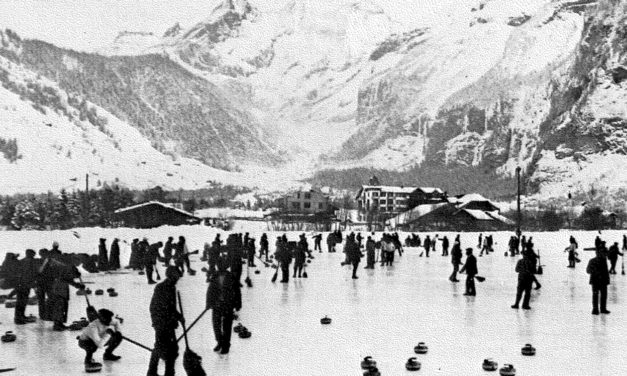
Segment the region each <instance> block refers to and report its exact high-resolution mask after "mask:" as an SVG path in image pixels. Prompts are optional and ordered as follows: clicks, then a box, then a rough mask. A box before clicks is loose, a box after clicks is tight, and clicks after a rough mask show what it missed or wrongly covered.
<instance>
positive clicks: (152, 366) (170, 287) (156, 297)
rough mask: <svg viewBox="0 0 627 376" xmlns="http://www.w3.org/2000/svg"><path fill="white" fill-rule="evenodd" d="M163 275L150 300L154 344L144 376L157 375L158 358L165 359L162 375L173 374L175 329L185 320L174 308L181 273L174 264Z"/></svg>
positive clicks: (175, 344) (171, 375) (176, 346)
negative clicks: (163, 277) (163, 278)
mask: <svg viewBox="0 0 627 376" xmlns="http://www.w3.org/2000/svg"><path fill="white" fill-rule="evenodd" d="M165 277H166V278H165V280H164V281H163V282H161V283H159V284H157V286H155V290H154V292H153V294H152V300H151V301H150V319H151V321H152V327H153V328H154V330H155V345H154V349H153V351H152V355H151V356H150V362H149V363H148V373H147V374H146V376H158V375H157V368H158V366H159V359H163V360H164V361H165V373H164V376H174V364H175V363H176V358H177V357H178V355H179V354H178V351H179V347H178V345H177V342H176V333H175V330H176V328H177V327H178V325H179V324H178V323H179V322H181V323H183V322H185V320H184V318H183V315H182V314H181V313H180V312H179V311H178V310H177V309H176V283H177V282H178V280H179V279H180V278H181V273H180V271H179V269H178V268H177V267H176V266H168V268H167V269H166V271H165Z"/></svg>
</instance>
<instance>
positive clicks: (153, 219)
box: [113, 201, 201, 228]
mask: <svg viewBox="0 0 627 376" xmlns="http://www.w3.org/2000/svg"><path fill="white" fill-rule="evenodd" d="M113 215H114V217H115V219H116V221H120V222H122V223H123V224H124V226H127V227H134V228H152V227H159V226H163V225H170V226H179V225H195V224H199V223H200V222H201V219H200V218H198V217H196V216H194V215H193V214H191V213H188V212H186V211H185V210H182V209H177V208H174V207H172V206H170V205H168V204H164V203H162V202H159V201H149V202H145V203H143V204H138V205H133V206H129V207H127V208H122V209H118V210H116V211H115V212H114V213H113Z"/></svg>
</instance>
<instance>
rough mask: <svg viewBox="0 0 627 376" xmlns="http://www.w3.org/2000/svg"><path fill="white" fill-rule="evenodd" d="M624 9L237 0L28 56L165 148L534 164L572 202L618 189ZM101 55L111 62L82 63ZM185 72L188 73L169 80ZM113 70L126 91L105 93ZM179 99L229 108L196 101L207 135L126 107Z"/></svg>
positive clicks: (573, 0) (382, 162)
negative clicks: (189, 22) (188, 22)
mask: <svg viewBox="0 0 627 376" xmlns="http://www.w3.org/2000/svg"><path fill="white" fill-rule="evenodd" d="M624 7H625V5H624V4H622V3H621V2H620V1H616V0H599V1H598V3H597V1H594V0H529V1H525V2H511V1H509V0H442V1H439V2H433V1H416V0H398V1H395V2H389V1H385V0H322V1H315V2H314V1H308V0H277V1H273V2H265V1H261V0H250V1H247V0H224V1H222V2H220V3H219V4H218V5H217V6H216V8H215V9H214V10H213V11H212V12H211V13H210V14H208V15H207V18H206V19H205V20H204V21H202V22H200V23H198V24H196V25H194V26H192V27H191V28H181V27H180V25H178V24H177V25H174V26H172V27H170V28H169V29H168V30H167V31H165V33H164V34H163V36H155V35H153V34H142V33H125V34H123V35H120V36H119V37H118V39H116V41H115V43H113V45H112V46H111V47H110V48H107V49H103V50H100V51H99V52H100V53H102V54H105V55H108V56H107V57H104V56H98V55H90V54H79V53H73V52H70V51H67V50H59V49H55V48H52V47H46V48H45V49H44V50H45V51H46V53H45V54H43V56H42V54H41V53H39V55H37V56H36V58H33V57H32V55H35V54H33V53H31V54H28V53H27V54H24V52H23V50H24V48H22V52H21V55H20V56H19V59H18V60H16V59H13V61H14V62H15V63H19V64H23V65H25V67H26V68H27V69H32V70H33V72H36V73H38V74H43V75H44V76H46V77H47V78H48V79H51V80H52V81H56V82H59V85H60V86H61V87H62V88H63V89H64V90H69V91H70V92H77V91H78V92H79V93H81V94H82V95H84V96H85V98H86V99H87V100H89V101H91V102H93V103H94V104H96V105H99V106H101V107H103V108H104V109H106V110H109V111H110V112H111V113H112V114H113V115H115V116H117V117H119V118H120V119H122V120H125V121H129V123H130V124H131V125H133V126H135V127H138V128H139V129H140V130H141V132H142V134H143V135H144V136H147V137H148V138H150V139H151V140H152V141H153V143H155V142H156V141H158V140H161V139H163V138H165V139H166V140H175V143H176V145H177V147H176V148H174V149H173V148H170V147H169V145H170V143H168V142H165V143H162V144H160V145H155V146H157V147H158V148H159V150H161V151H169V152H173V153H176V154H181V155H184V156H187V157H192V158H197V159H201V160H203V161H205V162H207V163H211V164H212V165H214V166H217V167H230V168H234V167H235V166H238V167H241V166H246V165H249V164H251V163H252V162H254V161H257V160H261V161H262V163H263V164H265V165H277V164H280V165H281V166H283V167H282V168H284V169H286V171H288V172H286V173H285V174H284V175H289V176H292V175H294V174H292V173H291V172H289V171H292V170H294V171H297V170H303V169H305V170H308V171H313V170H315V169H322V168H338V169H346V168H351V167H364V166H365V167H377V168H384V169H390V170H404V169H407V168H410V167H412V166H415V165H417V164H427V165H431V166H442V167H445V166H474V167H479V168H482V169H485V170H491V171H498V172H499V173H501V174H504V175H508V174H512V173H513V171H514V170H515V168H516V167H517V166H521V167H523V168H524V170H525V176H526V177H527V180H528V181H529V182H530V183H531V184H532V185H533V187H534V188H535V189H537V190H538V191H539V192H542V194H546V195H561V194H562V195H563V193H564V189H570V188H572V189H573V190H577V189H587V188H588V187H589V185H590V183H594V184H600V185H609V184H610V182H609V180H610V179H609V177H608V176H609V175H608V173H609V171H610V170H611V169H612V167H611V166H622V164H624V162H623V152H622V151H621V150H622V141H621V140H622V136H621V134H622V133H621V132H622V128H621V127H622V124H623V123H624V121H625V114H624V111H625V106H624V105H623V104H624V99H625V98H624V96H625V95H626V94H625V87H624V85H625V83H624V81H623V79H624V78H623V77H624V76H625V72H626V70H625V66H626V64H625V57H624V56H625V55H624V50H625V48H624V44H621V42H620V41H621V40H622V39H621V38H622V37H623V36H624V35H625V33H624V30H623V29H624V24H625V23H624V20H625V16H624V13H625V11H624ZM607 20H612V23H608V22H610V21H607ZM623 39H624V38H623ZM39 43H40V42H39ZM26 45H27V46H28V45H34V46H37V49H38V50H41V48H42V47H41V45H43V46H47V45H46V44H41V43H40V44H37V43H35V42H29V43H26ZM33 49H34V47H33V48H31V49H30V50H33ZM26 50H28V48H27V49H26ZM0 51H2V48H0ZM148 53H150V54H151V55H144V54H148ZM18 55H19V54H18ZM119 55H124V56H119ZM24 56H31V57H27V58H25V57H24ZM148 56H149V57H150V58H148ZM9 60H11V57H10V56H9ZM51 61H52V62H53V63H51ZM68 61H69V62H70V63H68ZM76 62H77V63H76ZM129 65H130V66H131V67H132V68H131V69H128V68H126V67H127V66H129ZM90 66H92V67H93V66H98V67H102V66H104V67H106V69H104V70H103V72H104V73H102V74H95V75H94V74H92V73H90V74H89V75H84V74H83V75H77V74H76V72H84V71H85V70H88V71H90V72H92V71H93V69H91V68H85V67H90ZM68 67H69V68H68ZM164 67H165V68H166V69H165V71H166V73H165V76H169V77H174V78H173V80H174V81H167V80H166V81H165V82H166V84H163V85H155V84H154V83H153V81H152V80H149V81H146V80H145V78H146V73H147V72H146V70H151V69H152V70H153V71H152V72H151V73H149V74H148V75H149V76H150V75H153V74H154V76H156V75H157V74H158V73H159V74H162V69H164ZM100 70H101V69H97V70H96V71H100ZM128 70H130V71H132V72H131V73H130V74H129V73H128ZM182 71H184V72H185V73H181V72H182ZM157 72H158V73H157ZM172 72H176V73H172ZM181 78H184V80H185V81H186V82H189V84H188V83H186V84H185V85H183V86H182V88H178V89H179V90H168V89H169V88H170V86H172V85H173V83H174V82H176V81H177V80H179V79H181ZM110 79H114V80H115V81H116V85H113V86H109V85H104V86H105V87H104V88H102V90H101V89H98V90H96V93H94V91H93V90H91V89H90V88H89V85H91V84H94V86H97V87H100V86H101V85H102V82H103V81H106V80H110ZM76 80H81V81H86V82H88V84H83V85H82V86H87V88H83V87H81V88H77V87H76V85H72V83H74V81H76ZM147 83H150V84H152V85H154V86H153V87H152V89H151V90H149V91H146V85H147ZM190 85H191V86H190ZM190 87H193V88H195V89H193V90H192V91H193V93H189V91H190V89H189V88H190ZM127 90H128V91H130V93H131V94H130V96H129V94H128V93H127V92H126V91H127ZM110 91H115V92H116V95H115V96H110V95H107V93H108V92H110ZM182 93H189V95H186V94H182ZM120 94H122V95H120ZM146 94H149V95H146ZM166 96H167V97H168V100H167V102H170V100H171V101H172V103H177V102H178V103H180V102H181V101H182V102H185V103H188V102H195V103H202V106H209V107H212V108H213V107H218V108H219V109H220V111H218V112H215V111H208V112H207V113H205V112H203V111H200V112H195V113H196V114H197V115H198V116H201V117H202V119H203V121H200V122H196V124H197V126H195V127H194V128H193V129H194V130H193V131H190V129H188V128H184V127H181V126H178V128H177V127H176V126H174V127H170V126H169V125H172V122H171V121H170V122H169V123H168V121H165V123H167V124H169V125H168V126H167V127H165V128H166V130H163V129H162V127H161V126H152V124H151V127H147V124H145V123H142V122H140V121H138V120H137V119H134V118H133V116H132V113H133V112H132V111H130V110H128V109H127V110H121V109H124V108H125V106H124V104H125V103H126V102H128V98H132V99H133V100H135V99H138V100H139V103H144V104H146V105H147V108H148V109H150V110H154V114H156V115H157V117H156V118H150V120H151V121H152V120H154V119H159V117H161V116H165V115H164V113H163V108H164V107H166V108H169V109H170V110H171V111H169V112H167V114H166V115H167V116H169V117H170V118H172V117H176V116H178V115H181V114H184V115H186V114H187V111H185V110H183V109H181V108H178V109H176V110H172V106H175V107H176V106H177V105H176V104H168V105H166V106H164V105H163V104H162V103H163V101H164V99H163V98H164V97H166ZM118 97H119V98H121V99H119V98H118ZM146 97H148V100H146ZM207 97H211V99H210V100H207V99H206V98H207ZM116 98H117V99H116ZM121 101H122V103H121ZM612 101H614V104H612ZM131 102H132V103H134V102H133V101H131ZM179 107H180V106H179ZM145 111H146V110H145ZM148 112H150V111H148ZM167 116H166V117H167ZM215 116H219V120H218V121H217V122H213V128H212V129H213V131H212V132H220V131H221V130H222V129H223V128H225V127H226V129H229V130H231V131H233V133H232V134H237V135H238V138H237V141H230V142H228V143H226V144H224V142H223V141H224V140H225V137H222V138H220V137H216V136H215V135H214V134H212V133H211V132H207V130H206V127H204V126H201V124H202V123H203V122H210V123H211V122H212V119H215ZM147 129H150V130H149V131H147ZM167 129H174V130H176V132H174V133H172V132H170V133H168V132H167ZM151 132H156V133H154V134H153V133H151ZM199 132H200V133H199ZM184 134H185V135H184ZM199 134H201V135H202V134H205V135H206V136H204V137H206V138H205V140H206V141H207V142H213V144H212V145H216V143H217V141H216V140H217V139H219V140H220V144H221V145H220V146H219V147H220V148H221V149H220V150H221V152H223V153H226V154H227V155H229V156H230V159H229V163H226V164H224V165H220V164H219V163H218V160H217V158H212V157H211V155H212V153H211V152H203V151H202V150H201V149H202V147H201V146H200V145H198V144H195V143H194V141H195V140H196V139H197V138H198V135H199ZM242 135H243V136H242ZM164 136H166V137H164ZM240 137H242V138H243V141H241V140H240ZM240 141H241V142H240ZM286 161H287V164H285V163H286ZM610 162H611V164H610V167H607V168H609V169H610V170H608V171H606V172H605V173H604V172H603V171H604V168H603V166H604V165H607V164H608V163H610ZM624 180H627V176H625V178H622V177H621V178H620V179H618V180H614V181H620V182H623V181H624ZM569 187H570V188H569ZM470 189H472V188H471V187H470Z"/></svg>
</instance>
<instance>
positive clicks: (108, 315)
mask: <svg viewBox="0 0 627 376" xmlns="http://www.w3.org/2000/svg"><path fill="white" fill-rule="evenodd" d="M98 316H100V318H101V319H104V320H105V321H111V319H112V318H113V312H111V311H109V310H108V309H104V308H102V309H99V310H98Z"/></svg>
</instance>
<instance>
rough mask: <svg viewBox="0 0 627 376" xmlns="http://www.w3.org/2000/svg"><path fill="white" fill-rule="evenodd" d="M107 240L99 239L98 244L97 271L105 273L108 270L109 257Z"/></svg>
mask: <svg viewBox="0 0 627 376" xmlns="http://www.w3.org/2000/svg"><path fill="white" fill-rule="evenodd" d="M106 241H107V239H105V238H100V244H98V270H100V271H101V272H106V271H108V270H109V256H108V255H107V244H106V243H105V242H106Z"/></svg>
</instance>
